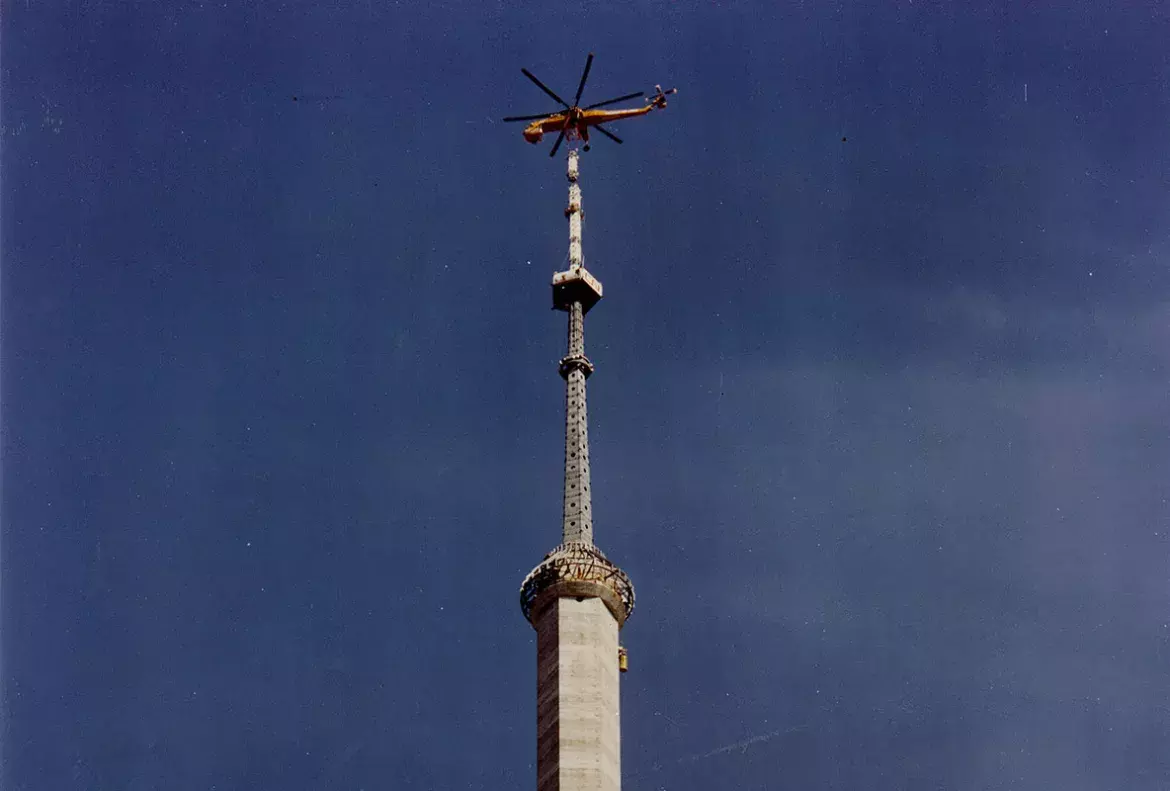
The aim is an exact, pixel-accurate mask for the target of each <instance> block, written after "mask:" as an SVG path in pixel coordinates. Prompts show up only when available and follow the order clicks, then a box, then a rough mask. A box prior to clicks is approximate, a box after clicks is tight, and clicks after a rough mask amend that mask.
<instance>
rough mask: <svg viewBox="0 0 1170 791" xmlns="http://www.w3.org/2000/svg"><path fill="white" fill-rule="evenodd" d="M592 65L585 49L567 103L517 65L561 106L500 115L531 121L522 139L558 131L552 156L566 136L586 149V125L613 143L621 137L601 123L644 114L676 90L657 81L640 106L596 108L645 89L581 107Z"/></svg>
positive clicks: (660, 106) (634, 96) (536, 139)
mask: <svg viewBox="0 0 1170 791" xmlns="http://www.w3.org/2000/svg"><path fill="white" fill-rule="evenodd" d="M592 66H593V53H592V52H590V53H589V58H588V59H587V60H586V61H585V72H584V73H583V74H582V75H581V83H580V84H579V85H578V86H577V96H576V97H575V98H574V99H573V103H572V104H571V105H570V104H569V103H568V102H566V101H565V100H564V99H562V98H561V97H559V96H557V95H556V94H555V93H553V92H552V90H550V89H549V87H548V86H547V85H545V84H544V83H543V82H541V81H540V80H538V79H536V77H535V76H534V75H533V74H532V72H530V71H529V70H528V69H520V71H521V72H522V73H523V74H524V76H525V77H527V78H528V79H530V80H532V81H533V82H534V83H536V87H538V88H540V89H541V90H542V91H544V92H545V93H547V94H548V95H549V96H551V97H552V98H554V99H556V100H557V101H558V102H560V103H561V104H563V105H564V106H565V109H563V110H557V111H556V112H552V113H543V114H541V115H515V116H510V117H508V118H504V119H503V120H504V121H532V123H530V124H529V125H528V126H526V127H524V132H523V134H524V139H525V140H527V141H528V142H529V143H533V144H535V143H539V142H540V141H541V140H542V139H543V138H544V135H545V133H546V132H559V133H560V134H558V135H557V141H556V142H555V143H553V147H552V151H550V152H548V155H549V156H550V157H553V156H556V154H557V149H558V148H560V147H561V142H562V141H564V139H565V138H566V137H568V138H569V139H570V140H576V139H580V140H581V141H582V142H584V143H585V150H586V151H588V150H589V129H590V128H591V127H592V128H593V129H596V130H597V131H598V132H601V133H602V134H603V135H605V136H606V137H608V138H609V139H610V140H612V141H614V142H615V143H621V142H622V139H621V138H620V137H618V136H617V135H615V134H614V133H613V132H611V131H609V130H608V129H606V128H605V127H604V126H602V124H604V123H608V122H609V121H620V120H622V119H624V118H635V117H637V116H639V115H646V114H647V113H649V112H651V111H652V110H661V109H663V108H664V107H666V97H667V96H669V95H670V94H672V93H678V89H677V88H671V89H669V90H666V91H664V90H662V86H661V85H655V86H654V95H653V96H652V97H650V100H649V101H648V102H646V105H645V106H643V107H635V108H631V109H627V110H599V109H598V108H599V107H605V106H606V105H610V104H617V103H618V102H624V101H627V100H629V99H637V98H638V97H639V96H645V95H646V92H645V91H638V92H637V93H629V94H626V95H625V96H619V97H617V98H616V99H606V100H605V101H604V102H597V103H596V104H591V105H588V106H586V107H581V106H580V102H581V92H582V91H584V90H585V80H587V79H588V78H589V69H590V67H592Z"/></svg>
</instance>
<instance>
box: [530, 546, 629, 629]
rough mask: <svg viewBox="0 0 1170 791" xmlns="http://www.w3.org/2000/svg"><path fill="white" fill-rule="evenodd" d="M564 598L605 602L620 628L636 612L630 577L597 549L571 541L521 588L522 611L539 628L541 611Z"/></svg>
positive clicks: (537, 569) (546, 560)
mask: <svg viewBox="0 0 1170 791" xmlns="http://www.w3.org/2000/svg"><path fill="white" fill-rule="evenodd" d="M562 596H586V597H591V598H598V599H601V600H602V602H603V603H604V604H605V606H606V608H607V609H608V610H609V611H610V613H611V614H612V615H613V617H614V620H616V621H617V623H618V627H619V628H620V627H621V626H622V625H624V624H625V622H626V619H628V618H629V617H630V615H631V614H632V613H633V612H634V585H633V583H631V582H630V578H629V577H628V576H626V573H625V572H624V571H622V570H621V569H620V568H618V567H617V566H615V565H614V564H613V563H612V562H611V561H610V560H609V558H607V557H606V556H605V554H604V553H602V551H601V550H600V549H598V548H597V547H596V546H594V545H593V544H591V543H588V542H584V541H570V542H566V543H564V544H561V545H560V546H558V547H556V548H555V549H553V550H552V551H551V552H549V553H548V554H547V555H545V556H544V560H543V561H541V563H540V565H538V566H537V567H536V568H534V569H533V570H532V571H531V572H530V573H529V574H528V576H527V577H525V578H524V584H523V585H521V586H520V609H521V610H523V612H524V617H525V618H527V619H528V622H529V623H531V624H533V625H534V626H535V623H536V617H537V615H538V614H539V610H542V609H543V608H544V607H545V606H546V605H547V603H548V602H551V601H553V600H554V599H558V598H561V597H562Z"/></svg>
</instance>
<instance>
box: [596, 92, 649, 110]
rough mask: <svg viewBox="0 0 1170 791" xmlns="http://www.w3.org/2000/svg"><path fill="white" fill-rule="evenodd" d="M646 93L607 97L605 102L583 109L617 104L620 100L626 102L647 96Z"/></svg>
mask: <svg viewBox="0 0 1170 791" xmlns="http://www.w3.org/2000/svg"><path fill="white" fill-rule="evenodd" d="M645 95H646V92H645V91H638V92H637V93H630V94H626V95H625V96H619V97H618V98H616V99H606V100H605V101H604V102H598V103H597V104H591V105H589V106H588V107H582V108H581V109H582V110H592V109H594V108H597V107H605V106H606V105H607V104H617V103H618V102H624V101H625V100H626V99H637V98H638V97H639V96H645Z"/></svg>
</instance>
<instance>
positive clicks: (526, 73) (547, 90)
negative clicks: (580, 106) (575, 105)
mask: <svg viewBox="0 0 1170 791" xmlns="http://www.w3.org/2000/svg"><path fill="white" fill-rule="evenodd" d="M520 71H522V72H523V73H524V76H525V77H527V78H528V79H530V80H532V81H533V82H535V83H536V87H537V88H540V89H541V90H542V91H544V92H545V93H547V94H548V95H549V96H551V97H552V98H554V99H556V100H557V101H558V102H560V103H561V104H563V105H564V106H565V107H568V106H569V103H568V102H566V101H565V100H564V99H562V98H561V97H559V96H557V95H556V94H555V93H553V92H552V90H551V89H550V88H549V87H548V86H547V85H545V84H544V83H543V82H541V81H540V80H538V79H536V77H534V76H533V75H532V72H530V71H529V70H528V69H520Z"/></svg>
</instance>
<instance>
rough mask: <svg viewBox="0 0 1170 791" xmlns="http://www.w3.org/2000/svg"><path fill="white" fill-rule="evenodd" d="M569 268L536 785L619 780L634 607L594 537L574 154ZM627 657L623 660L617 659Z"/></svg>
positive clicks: (603, 785) (582, 790)
mask: <svg viewBox="0 0 1170 791" xmlns="http://www.w3.org/2000/svg"><path fill="white" fill-rule="evenodd" d="M568 160H569V161H568V178H569V206H568V208H567V209H566V210H565V215H566V216H567V217H568V220H569V268H568V269H567V270H566V271H564V272H558V273H556V274H555V275H553V281H552V286H553V306H554V307H555V308H557V309H558V310H562V311H565V312H566V313H568V353H567V354H566V355H565V357H564V358H562V359H561V361H560V365H559V370H560V374H561V376H562V377H563V378H564V379H565V491H564V510H563V517H562V525H561V534H562V543H561V544H560V546H558V547H556V548H555V549H553V551H552V552H550V553H549V554H548V555H546V556H545V558H544V560H543V562H541V564H540V565H538V566H537V567H536V568H535V569H533V570H532V572H531V573H530V574H529V575H528V577H527V578H525V580H524V584H523V586H522V587H521V591H520V605H521V609H522V610H523V612H524V616H525V617H526V618H527V619H528V621H529V622H530V623H531V624H532V626H533V628H535V629H536V633H537V791H586V790H588V791H618V789H620V787H621V744H620V739H619V737H620V727H619V689H618V674H619V664H620V665H621V667H622V668H623V669H624V661H625V657H624V653H623V652H622V649H620V647H619V645H618V632H619V630H620V629H621V627H622V625H623V624H624V623H625V621H626V619H627V618H628V617H629V616H630V613H631V612H633V609H634V588H633V585H632V584H631V583H630V580H629V577H627V576H626V574H625V572H623V571H622V570H621V569H619V568H618V567H617V566H615V565H614V564H613V563H611V562H610V561H609V560H608V559H607V558H606V557H605V555H604V554H602V552H601V550H599V549H598V548H597V547H596V546H594V544H593V509H592V502H591V501H592V497H591V495H592V492H591V490H590V481H589V430H588V425H587V410H586V403H585V380H586V379H588V378H589V375H590V374H592V373H593V364H592V363H591V362H590V361H589V358H587V357H586V356H585V314H586V313H588V312H589V309H590V308H592V307H593V306H594V305H595V304H597V301H598V300H600V299H601V294H602V289H601V283H600V282H598V281H597V279H596V278H594V277H593V275H591V274H590V273H589V271H588V270H587V269H585V266H584V264H583V262H582V258H581V223H582V211H581V188H580V186H579V184H578V183H577V180H578V159H577V152H576V151H575V150H571V151H570V152H569V157H568ZM619 657H620V659H619Z"/></svg>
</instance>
